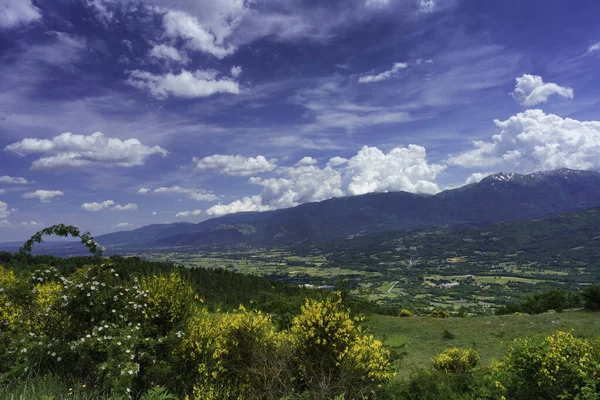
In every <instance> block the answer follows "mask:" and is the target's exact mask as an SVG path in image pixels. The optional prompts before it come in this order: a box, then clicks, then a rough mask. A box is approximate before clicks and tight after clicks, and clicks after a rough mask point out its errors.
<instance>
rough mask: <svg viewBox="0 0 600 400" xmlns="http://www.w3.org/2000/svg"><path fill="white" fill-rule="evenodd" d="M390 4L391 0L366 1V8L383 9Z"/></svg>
mask: <svg viewBox="0 0 600 400" xmlns="http://www.w3.org/2000/svg"><path fill="white" fill-rule="evenodd" d="M388 4H390V0H366V1H365V6H367V7H372V8H383V7H385V6H387V5H388Z"/></svg>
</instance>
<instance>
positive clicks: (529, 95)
mask: <svg viewBox="0 0 600 400" xmlns="http://www.w3.org/2000/svg"><path fill="white" fill-rule="evenodd" d="M516 81H517V85H516V87H515V91H514V92H512V93H511V95H512V97H513V98H514V99H515V100H516V101H518V102H519V104H521V105H523V106H534V105H536V104H539V103H545V102H546V101H547V100H548V97H550V96H551V95H553V94H557V95H559V96H562V97H566V98H568V99H572V98H573V89H571V88H569V87H564V86H559V85H557V84H556V83H544V81H543V80H542V77H541V76H538V75H529V74H525V75H523V76H521V77H519V78H517V79H516Z"/></svg>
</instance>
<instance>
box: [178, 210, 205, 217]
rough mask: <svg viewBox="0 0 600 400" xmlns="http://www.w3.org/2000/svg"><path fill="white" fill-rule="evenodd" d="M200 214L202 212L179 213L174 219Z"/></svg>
mask: <svg viewBox="0 0 600 400" xmlns="http://www.w3.org/2000/svg"><path fill="white" fill-rule="evenodd" d="M200 214H202V210H192V211H181V212H178V213H177V214H175V218H183V217H189V216H194V215H200Z"/></svg>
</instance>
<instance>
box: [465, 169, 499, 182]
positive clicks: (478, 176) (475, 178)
mask: <svg viewBox="0 0 600 400" xmlns="http://www.w3.org/2000/svg"><path fill="white" fill-rule="evenodd" d="M492 174H493V172H474V173H472V174H471V175H469V177H468V178H467V179H466V181H465V185H469V184H471V183H477V182H480V181H481V180H482V179H483V178H485V177H487V176H490V175H492Z"/></svg>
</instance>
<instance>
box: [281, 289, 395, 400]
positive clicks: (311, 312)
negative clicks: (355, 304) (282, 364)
mask: <svg viewBox="0 0 600 400" xmlns="http://www.w3.org/2000/svg"><path fill="white" fill-rule="evenodd" d="M360 322H361V320H360V319H357V318H352V317H351V316H350V312H349V310H348V309H347V308H346V307H345V306H344V305H343V304H342V299H341V296H340V295H339V294H335V295H332V296H329V297H328V298H327V299H325V300H323V301H317V300H314V299H307V300H306V303H305V304H304V306H303V307H302V311H301V313H300V315H298V316H296V317H295V318H294V319H293V321H292V326H291V334H292V336H293V340H294V342H295V346H296V352H297V356H296V361H297V363H298V370H299V381H300V383H301V384H302V385H303V388H304V389H306V390H309V391H310V392H312V393H316V394H317V396H321V397H322V398H326V397H327V396H330V397H332V396H334V395H337V394H342V393H343V394H346V395H347V396H348V397H350V398H354V397H356V396H357V395H358V394H359V393H361V392H366V391H369V390H370V389H371V388H372V387H373V386H377V385H378V384H379V383H381V382H383V381H386V380H387V379H389V378H390V377H391V376H392V374H391V372H390V362H389V357H390V355H389V352H388V351H387V350H385V349H384V348H383V346H382V344H381V342H380V341H377V340H374V339H373V337H372V336H365V335H364V332H363V331H362V328H361V326H360Z"/></svg>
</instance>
